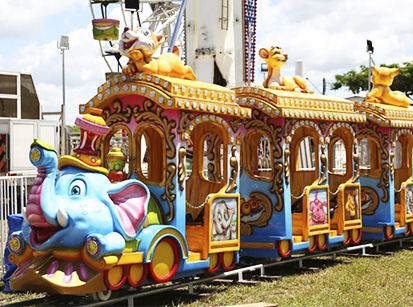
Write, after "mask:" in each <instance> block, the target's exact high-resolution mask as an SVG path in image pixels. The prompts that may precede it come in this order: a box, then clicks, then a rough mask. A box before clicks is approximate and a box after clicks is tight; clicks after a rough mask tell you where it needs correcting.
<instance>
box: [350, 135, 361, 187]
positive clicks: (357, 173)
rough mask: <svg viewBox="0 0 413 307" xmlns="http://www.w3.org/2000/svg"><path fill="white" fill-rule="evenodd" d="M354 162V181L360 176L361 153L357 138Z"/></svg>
mask: <svg viewBox="0 0 413 307" xmlns="http://www.w3.org/2000/svg"><path fill="white" fill-rule="evenodd" d="M353 163H354V172H353V178H352V179H351V181H352V182H353V183H354V182H356V181H357V180H358V179H359V177H360V154H359V152H358V145H357V140H355V143H354V150H353Z"/></svg>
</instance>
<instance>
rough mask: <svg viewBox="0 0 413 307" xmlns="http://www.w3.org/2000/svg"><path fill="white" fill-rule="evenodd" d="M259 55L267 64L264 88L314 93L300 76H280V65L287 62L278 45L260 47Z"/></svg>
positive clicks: (286, 55)
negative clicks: (268, 47) (267, 47)
mask: <svg viewBox="0 0 413 307" xmlns="http://www.w3.org/2000/svg"><path fill="white" fill-rule="evenodd" d="M259 55H260V57H261V59H263V60H264V61H265V62H266V63H267V65H268V76H267V78H266V79H265V80H264V82H263V86H264V87H265V88H270V89H275V90H284V91H295V92H302V93H314V91H313V90H312V89H310V88H308V87H307V83H306V82H305V80H304V79H303V78H302V77H300V76H293V77H284V76H281V73H280V71H281V67H283V66H284V65H285V64H286V63H287V59H288V54H286V53H284V51H283V50H282V49H281V48H280V47H271V48H270V49H266V48H261V49H260V50H259Z"/></svg>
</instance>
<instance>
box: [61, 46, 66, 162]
mask: <svg viewBox="0 0 413 307" xmlns="http://www.w3.org/2000/svg"><path fill="white" fill-rule="evenodd" d="M62 87H63V90H62V93H63V103H62V127H61V149H60V155H61V156H63V155H65V154H66V130H65V126H66V119H65V115H66V110H65V109H66V84H65V50H64V49H62Z"/></svg>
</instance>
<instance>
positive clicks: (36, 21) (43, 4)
mask: <svg viewBox="0 0 413 307" xmlns="http://www.w3.org/2000/svg"><path fill="white" fill-rule="evenodd" d="M87 2H88V1H85V0H58V1H57V0H41V1H38V0H1V1H0V37H8V36H9V37H11V36H26V35H28V34H32V35H33V34H35V33H36V31H39V30H40V29H41V27H42V25H43V22H44V20H45V18H47V17H50V16H53V15H56V14H60V13H64V12H67V11H68V10H69V9H76V8H82V7H86V6H87V4H88V3H87ZM28 42H29V41H28Z"/></svg>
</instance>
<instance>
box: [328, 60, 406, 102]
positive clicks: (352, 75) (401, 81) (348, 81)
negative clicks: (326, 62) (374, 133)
mask: <svg viewBox="0 0 413 307" xmlns="http://www.w3.org/2000/svg"><path fill="white" fill-rule="evenodd" d="M381 66H385V67H399V68H400V74H399V75H398V76H397V77H396V78H395V79H394V81H393V85H392V86H391V88H392V90H398V91H401V92H404V93H406V95H407V96H409V97H411V98H412V97H413V62H404V63H403V64H402V65H399V64H391V65H381ZM368 74H369V68H368V67H366V66H364V65H361V66H360V71H356V70H354V69H352V70H350V71H348V72H346V73H344V74H342V75H336V76H335V79H336V80H335V81H334V83H333V84H332V85H331V89H332V90H338V89H339V88H341V87H347V88H348V89H349V90H350V91H351V92H352V93H353V94H358V93H360V92H361V91H367V89H368V83H367V79H368Z"/></svg>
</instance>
